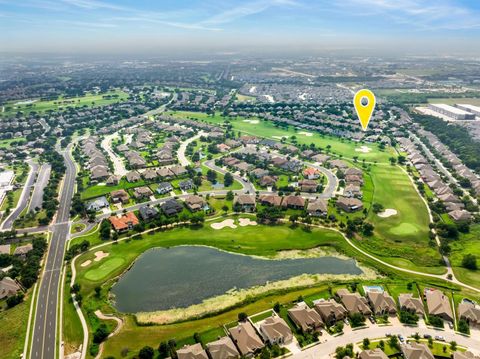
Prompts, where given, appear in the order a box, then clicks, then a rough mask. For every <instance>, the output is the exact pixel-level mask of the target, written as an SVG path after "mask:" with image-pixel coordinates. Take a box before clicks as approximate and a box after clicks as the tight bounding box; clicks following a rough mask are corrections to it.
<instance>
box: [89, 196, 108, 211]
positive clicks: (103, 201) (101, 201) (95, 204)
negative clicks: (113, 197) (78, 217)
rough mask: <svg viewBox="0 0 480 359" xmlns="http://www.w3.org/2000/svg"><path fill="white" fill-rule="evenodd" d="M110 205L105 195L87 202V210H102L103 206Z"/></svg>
mask: <svg viewBox="0 0 480 359" xmlns="http://www.w3.org/2000/svg"><path fill="white" fill-rule="evenodd" d="M109 206H110V204H109V203H108V201H107V198H106V197H105V196H102V197H98V198H95V199H93V200H91V201H90V202H87V204H86V208H87V211H94V212H97V211H100V210H101V209H102V208H108V207H109Z"/></svg>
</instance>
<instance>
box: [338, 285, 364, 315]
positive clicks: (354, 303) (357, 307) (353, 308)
mask: <svg viewBox="0 0 480 359" xmlns="http://www.w3.org/2000/svg"><path fill="white" fill-rule="evenodd" d="M337 295H338V296H339V297H340V300H341V302H342V304H343V305H344V306H345V308H346V309H347V311H348V313H349V314H355V313H360V314H363V315H372V311H371V310H370V307H369V306H368V302H367V299H365V298H364V297H362V296H361V295H360V294H359V293H356V292H355V293H351V292H349V291H348V289H344V288H343V289H340V290H338V292H337Z"/></svg>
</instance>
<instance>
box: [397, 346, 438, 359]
mask: <svg viewBox="0 0 480 359" xmlns="http://www.w3.org/2000/svg"><path fill="white" fill-rule="evenodd" d="M400 348H401V350H402V353H403V356H404V358H405V359H435V357H434V356H433V354H432V352H431V351H430V349H428V347H427V346H426V345H425V344H420V343H416V342H410V343H408V344H404V345H402V346H401V347H400Z"/></svg>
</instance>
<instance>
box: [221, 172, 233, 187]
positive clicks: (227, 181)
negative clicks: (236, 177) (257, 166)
mask: <svg viewBox="0 0 480 359" xmlns="http://www.w3.org/2000/svg"><path fill="white" fill-rule="evenodd" d="M223 184H224V186H225V187H230V186H231V185H232V184H233V176H232V175H231V173H230V172H227V173H225V176H224V177H223Z"/></svg>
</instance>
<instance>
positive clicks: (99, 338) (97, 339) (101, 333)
mask: <svg viewBox="0 0 480 359" xmlns="http://www.w3.org/2000/svg"><path fill="white" fill-rule="evenodd" d="M108 334H110V333H109V332H108V328H107V325H106V324H104V323H102V324H100V326H99V327H98V328H97V330H95V333H93V342H94V343H96V344H100V343H101V342H103V341H104V340H105V339H107V337H108Z"/></svg>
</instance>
